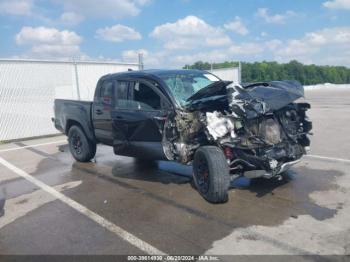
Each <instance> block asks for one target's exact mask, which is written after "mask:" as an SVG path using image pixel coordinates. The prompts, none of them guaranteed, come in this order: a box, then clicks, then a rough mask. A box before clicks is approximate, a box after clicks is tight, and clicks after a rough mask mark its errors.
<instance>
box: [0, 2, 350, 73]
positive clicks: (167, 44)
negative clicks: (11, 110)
mask: <svg viewBox="0 0 350 262" xmlns="http://www.w3.org/2000/svg"><path fill="white" fill-rule="evenodd" d="M139 52H142V53H143V54H144V60H145V64H146V67H148V68H150V67H163V68H164V67H181V66H183V65H184V64H187V63H193V62H195V61H198V60H203V61H209V62H221V61H225V60H241V61H261V60H269V61H270V60H276V61H279V62H286V61H289V60H291V59H297V60H299V61H301V62H304V63H308V64H309V63H316V64H330V65H345V66H350V0H284V1H281V0H245V1H232V0H217V1H212V0H171V1H169V0H0V57H1V58H38V59H60V60H62V59H70V58H72V57H79V58H80V59H91V60H97V59H106V60H107V59H108V60H110V59H111V60H118V61H128V62H134V61H137V53H139Z"/></svg>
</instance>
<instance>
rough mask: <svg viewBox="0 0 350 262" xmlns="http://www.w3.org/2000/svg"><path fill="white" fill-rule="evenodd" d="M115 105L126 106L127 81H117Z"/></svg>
mask: <svg viewBox="0 0 350 262" xmlns="http://www.w3.org/2000/svg"><path fill="white" fill-rule="evenodd" d="M114 90H115V107H118V108H128V90H129V82H128V81H117V82H116V86H115V89H114Z"/></svg>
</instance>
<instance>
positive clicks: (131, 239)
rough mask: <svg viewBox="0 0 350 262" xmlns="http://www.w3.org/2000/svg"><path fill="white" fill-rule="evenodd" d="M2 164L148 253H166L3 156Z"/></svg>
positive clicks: (0, 158)
mask: <svg viewBox="0 0 350 262" xmlns="http://www.w3.org/2000/svg"><path fill="white" fill-rule="evenodd" d="M0 164H2V165H4V166H5V167H7V168H8V169H10V170H11V171H13V172H15V173H16V174H17V175H19V176H21V177H23V178H24V179H26V180H28V181H29V182H31V183H33V184H34V185H36V186H38V187H39V188H41V189H43V190H44V191H46V192H48V193H49V194H51V195H53V196H54V197H56V198H57V199H59V200H61V201H62V202H64V203H66V204H67V205H69V206H70V207H72V208H73V209H75V210H76V211H78V212H80V213H81V214H83V215H85V216H87V217H88V218H90V219H91V220H93V221H95V222H96V223H98V224H99V225H101V226H102V227H104V228H106V229H107V230H109V231H110V232H112V233H114V234H116V235H118V236H119V237H120V238H122V239H124V240H125V241H127V242H129V243H130V244H131V245H133V246H135V247H137V248H139V249H140V250H142V251H144V252H145V253H147V254H150V255H165V253H164V252H162V251H160V250H158V249H157V248H155V247H153V246H152V245H150V244H148V243H146V242H145V241H143V240H141V239H139V238H138V237H136V236H134V235H132V234H131V233H129V232H127V231H125V230H124V229H122V228H120V227H118V226H117V225H115V224H113V223H112V222H110V221H109V220H107V219H105V218H103V217H102V216H100V215H98V214H96V213H95V212H93V211H91V210H90V209H88V208H86V207H85V206H83V205H81V204H79V203H78V202H76V201H74V200H73V199H71V198H69V197H67V196H65V195H63V194H62V193H60V192H58V191H57V190H56V189H54V188H53V187H51V186H48V185H46V184H45V183H43V182H41V181H40V180H38V179H36V178H35V177H33V176H31V175H29V174H28V173H26V172H25V171H23V170H22V169H20V168H18V167H16V166H14V165H12V164H11V163H10V162H8V161H6V160H5V159H3V158H2V157H0Z"/></svg>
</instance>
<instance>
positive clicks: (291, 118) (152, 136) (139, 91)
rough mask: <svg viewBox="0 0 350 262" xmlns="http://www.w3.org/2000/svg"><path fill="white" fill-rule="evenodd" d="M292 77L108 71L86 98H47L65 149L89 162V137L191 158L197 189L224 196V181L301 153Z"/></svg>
mask: <svg viewBox="0 0 350 262" xmlns="http://www.w3.org/2000/svg"><path fill="white" fill-rule="evenodd" d="M303 96H304V89H303V86H302V85H300V84H299V83H298V82H296V81H272V82H266V83H254V84H247V85H238V84H237V85H235V84H233V83H232V82H228V81H222V80H220V79H219V78H218V77H216V76H215V75H213V74H211V73H209V72H206V71H200V70H145V71H130V72H125V73H117V74H110V75H106V76H104V77H102V78H101V79H100V80H99V81H98V83H97V87H96V91H95V96H94V101H93V102H84V101H73V100H60V99H57V100H55V118H54V119H53V120H54V123H55V126H56V128H57V129H59V130H60V131H62V132H63V133H65V134H66V135H68V141H69V145H70V151H71V153H72V155H73V157H74V158H75V159H76V160H78V161H81V162H86V161H90V160H91V159H92V158H93V157H94V156H95V153H96V144H97V143H103V144H107V145H110V146H113V149H114V153H115V154H117V155H124V156H132V157H136V158H148V159H154V160H170V161H177V162H179V163H182V164H188V165H189V164H192V165H193V179H194V183H195V185H196V187H197V190H198V192H199V193H200V194H201V195H202V196H203V197H204V198H205V199H206V200H207V201H209V202H212V203H220V202H225V201H227V200H228V189H229V187H230V181H231V180H233V179H235V178H237V177H239V176H246V177H248V178H257V177H264V178H272V177H275V176H280V175H281V174H282V173H283V172H285V171H286V170H288V168H289V167H290V166H292V165H293V164H295V163H297V162H298V161H299V160H300V158H301V157H302V156H303V155H304V154H305V153H306V151H307V149H308V147H309V145H310V141H309V139H308V134H309V133H310V130H311V129H312V123H311V122H310V121H309V120H308V118H307V116H306V111H307V110H308V109H309V108H310V105H309V104H308V103H295V101H296V100H297V99H299V98H301V97H303Z"/></svg>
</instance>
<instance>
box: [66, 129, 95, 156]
mask: <svg viewBox="0 0 350 262" xmlns="http://www.w3.org/2000/svg"><path fill="white" fill-rule="evenodd" d="M77 140H78V141H77ZM68 142H69V150H70V152H71V154H72V156H73V157H74V159H75V160H77V161H79V162H89V161H90V160H91V159H92V158H94V157H95V154H96V143H95V142H93V141H91V140H89V139H88V138H87V137H86V135H85V133H84V131H83V130H82V129H81V128H80V127H79V126H77V125H74V126H72V127H71V128H70V129H69V131H68Z"/></svg>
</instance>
